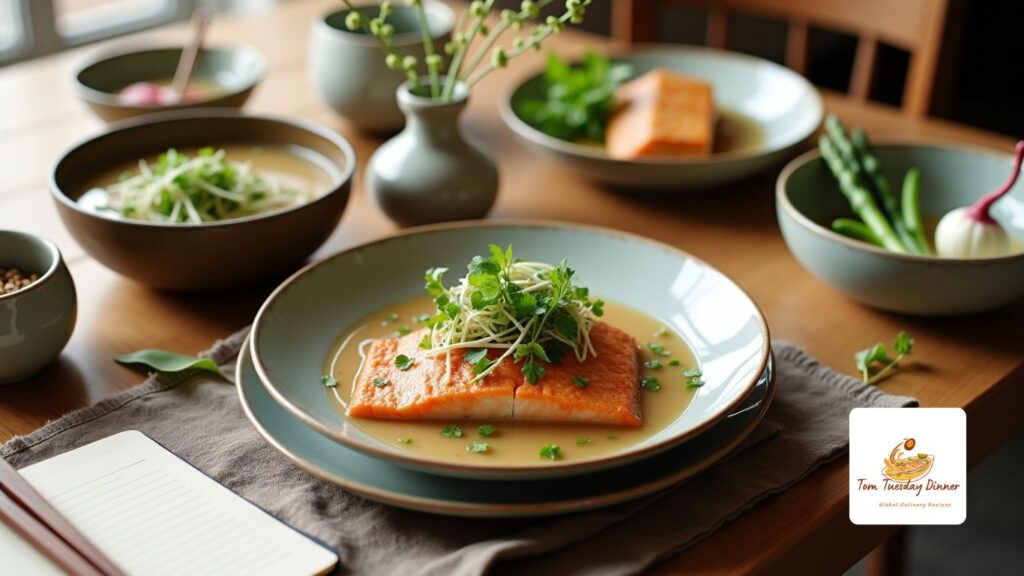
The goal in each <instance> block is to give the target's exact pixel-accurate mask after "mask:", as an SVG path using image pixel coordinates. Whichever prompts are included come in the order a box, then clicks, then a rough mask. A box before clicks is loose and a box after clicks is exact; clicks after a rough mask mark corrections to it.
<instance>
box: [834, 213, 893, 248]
mask: <svg viewBox="0 0 1024 576" xmlns="http://www.w3.org/2000/svg"><path fill="white" fill-rule="evenodd" d="M832 229H833V230H835V231H836V232H839V233H840V234H842V235H843V236H848V237H850V238H853V239H854V240H860V241H861V242H867V243H868V244H874V245H875V246H882V241H881V240H879V239H878V236H876V235H875V233H874V232H872V231H871V228H868V227H867V226H865V225H864V223H863V222H861V221H859V220H851V219H850V218H836V219H835V220H833V221H832Z"/></svg>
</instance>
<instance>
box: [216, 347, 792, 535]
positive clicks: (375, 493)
mask: <svg viewBox="0 0 1024 576" xmlns="http://www.w3.org/2000/svg"><path fill="white" fill-rule="evenodd" d="M248 347H249V342H248V341H246V344H245V346H244V347H243V349H242V350H241V352H240V353H239V355H238V364H237V369H236V372H235V378H236V380H237V387H238V396H239V399H240V401H241V404H242V408H243V410H244V411H245V414H246V416H247V417H248V418H249V420H250V421H251V422H252V424H253V425H254V426H255V427H256V430H257V431H259V433H260V434H261V435H262V436H263V437H264V439H266V440H267V442H269V443H270V444H271V445H272V446H273V447H274V448H276V449H277V450H278V451H280V452H281V453H282V454H284V455H285V456H286V457H288V459H290V460H291V461H292V462H293V463H294V464H295V465H296V466H298V467H300V468H302V469H304V470H306V471H307V472H309V473H310V474H313V475H315V476H318V477H320V478H322V479H324V480H327V481H328V482H331V483H334V484H337V485H338V486H340V487H342V488H344V489H346V490H348V491H350V492H353V493H355V494H358V495H360V496H364V497H366V498H369V499H371V500H375V501H377V502H382V503H384V504H390V505H393V506H399V507H402V508H409V509H412V510H419V511H422V512H431V513H435V514H446V515H451V516H474V517H514V516H551V515H556V514H567V513H570V512H581V511H584V510H591V509H594V508H600V507H604V506H610V505H612V504H617V503H620V502H625V501H628V500H632V499H635V498H640V497H642V496H645V495H647V494H652V493H654V492H657V491H658V490H662V489H665V488H667V487H669V486H672V485H674V484H677V483H679V482H682V481H683V480H686V479H688V478H691V477H693V476H694V475H696V474H697V473H699V472H701V471H703V470H705V469H706V468H708V467H709V466H711V465H712V464H714V463H715V462H717V461H719V460H721V459H722V458H723V457H725V456H726V455H727V454H729V453H730V452H731V451H732V450H733V449H735V448H736V447H737V446H739V444H740V443H741V442H742V441H743V440H744V439H745V438H746V437H747V436H749V435H750V433H751V432H752V431H753V430H754V427H756V426H757V424H758V423H759V422H760V421H761V419H762V418H763V417H764V414H765V412H766V411H767V410H768V406H769V404H770V403H771V399H772V397H773V395H774V393H775V374H774V364H773V362H772V360H771V357H769V361H768V363H767V364H766V365H765V370H764V371H763V372H762V373H761V374H760V376H759V378H758V379H757V382H756V385H755V386H754V388H753V389H752V390H751V391H750V392H749V393H748V394H747V395H746V396H745V397H744V398H743V399H742V401H741V402H740V403H739V404H738V405H737V406H736V407H734V408H733V410H732V411H731V412H730V414H729V415H728V416H727V417H726V418H724V419H723V420H721V421H720V422H718V423H717V424H715V425H714V426H712V427H711V428H710V429H708V430H707V431H706V432H705V433H703V434H701V435H700V436H699V437H698V438H695V439H694V440H692V441H690V442H686V443H685V444H682V445H680V446H677V447H675V448H673V449H671V450H668V451H665V452H662V453H661V454H659V455H657V456H654V457H651V458H648V459H645V460H643V461H641V462H638V463H636V464H634V465H631V466H628V467H625V468H617V469H612V470H605V471H601V472H593V473H590V474H585V475H582V476H572V477H569V478H550V479H544V480H512V481H507V480H506V481H501V480H499V481H494V480H472V479H464V478H451V477H447V476H438V475H435V474H429V473H424V472H417V471H415V470H412V469H410V468H408V467H405V466H398V465H396V464H393V463H391V462H389V461H387V460H383V459H380V458H375V457H373V456H370V455H367V454H363V453H361V452H359V451H356V450H350V449H348V448H346V447H344V446H341V445H339V444H338V443H336V442H334V441H333V440H331V439H330V438H328V437H326V436H324V435H322V434H319V433H318V432H316V431H315V430H313V429H312V428H310V427H309V426H306V425H305V424H304V423H303V422H302V421H300V420H299V419H298V418H296V417H295V416H293V415H292V414H290V413H289V412H288V411H286V410H284V409H283V408H282V407H281V406H280V405H279V404H278V403H277V402H275V401H274V399H273V398H272V397H271V396H270V394H269V393H268V392H267V389H266V388H265V387H264V386H263V384H262V382H261V381H260V379H259V375H258V374H257V373H256V369H255V367H254V365H253V362H252V357H251V355H250V354H249V350H248Z"/></svg>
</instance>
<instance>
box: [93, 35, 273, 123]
mask: <svg viewBox="0 0 1024 576" xmlns="http://www.w3.org/2000/svg"><path fill="white" fill-rule="evenodd" d="M181 50H182V49H181V48H153V49H147V50H134V51H129V52H118V53H114V54H109V53H108V54H104V55H102V56H100V57H99V58H97V59H96V60H94V61H92V62H90V63H89V64H87V65H86V66H85V67H83V68H82V69H81V70H79V72H78V74H76V75H75V88H76V89H77V91H78V94H79V96H81V97H82V99H83V100H85V102H86V103H87V104H88V105H89V107H90V108H91V109H92V111H93V112H95V113H96V114H97V115H98V116H99V117H100V118H102V119H104V120H105V121H107V122H116V121H118V120H124V119H126V118H131V117H133V116H139V115H141V114H151V113H153V112H167V111H172V110H185V109H189V108H210V107H217V108H241V107H242V105H244V104H245V102H246V101H247V100H248V99H249V96H250V95H251V94H252V91H253V89H255V88H256V85H258V84H259V83H260V82H261V81H263V78H264V77H265V76H266V74H267V65H266V62H265V61H264V58H263V54H262V53H260V51H259V50H256V49H255V48H250V47H247V46H238V47H234V48H203V51H202V53H201V54H200V55H199V60H198V61H197V62H196V69H195V72H194V73H193V78H194V79H196V80H199V81H202V82H206V83H209V84H212V85H216V86H217V87H218V88H219V89H220V90H221V92H220V93H219V94H216V95H214V96H211V97H209V98H203V99H199V100H194V101H189V102H183V103H181V104H156V105H151V106H136V105H130V104H124V103H122V102H121V101H120V99H119V98H118V93H119V92H120V91H121V90H123V89H124V88H125V87H127V86H129V85H131V84H134V83H136V82H155V81H159V80H166V79H169V78H172V77H173V76H174V71H175V69H176V68H177V66H178V59H179V58H180V57H181Z"/></svg>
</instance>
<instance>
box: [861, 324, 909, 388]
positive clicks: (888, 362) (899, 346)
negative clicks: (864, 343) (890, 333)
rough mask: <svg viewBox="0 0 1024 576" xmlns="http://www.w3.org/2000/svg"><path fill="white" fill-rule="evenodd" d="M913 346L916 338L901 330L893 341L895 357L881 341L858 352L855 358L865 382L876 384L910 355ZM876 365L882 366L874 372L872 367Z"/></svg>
mask: <svg viewBox="0 0 1024 576" xmlns="http://www.w3.org/2000/svg"><path fill="white" fill-rule="evenodd" d="M913 348H914V339H913V338H911V337H910V335H909V334H907V333H906V332H904V331H900V332H899V333H898V334H897V335H896V339H895V340H893V343H892V351H893V352H894V353H895V354H896V357H895V358H892V357H890V356H889V351H888V349H887V348H886V346H885V344H883V343H881V342H879V343H877V344H875V345H874V346H871V347H869V348H865V349H863V350H861V351H859V352H856V353H855V354H854V355H853V358H854V362H855V363H856V365H857V370H858V371H860V374H861V378H862V379H863V380H864V383H865V384H875V383H877V382H879V381H880V380H882V379H883V378H885V377H886V376H888V375H889V374H890V373H892V371H893V370H895V369H896V367H897V366H898V365H899V363H900V361H901V360H903V359H904V358H905V357H907V356H909V355H910V353H911V351H912V350H913ZM875 365H880V367H879V368H878V369H877V371H876V372H875V373H874V374H872V373H871V369H872V367H873V366H875Z"/></svg>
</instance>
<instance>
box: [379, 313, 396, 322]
mask: <svg viewBox="0 0 1024 576" xmlns="http://www.w3.org/2000/svg"><path fill="white" fill-rule="evenodd" d="M392 322H398V313H397V312H392V313H390V314H388V315H387V316H385V317H384V322H382V324H391V323H392Z"/></svg>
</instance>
